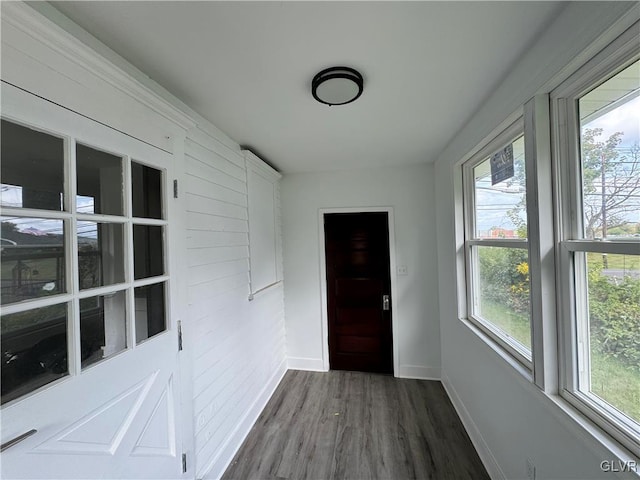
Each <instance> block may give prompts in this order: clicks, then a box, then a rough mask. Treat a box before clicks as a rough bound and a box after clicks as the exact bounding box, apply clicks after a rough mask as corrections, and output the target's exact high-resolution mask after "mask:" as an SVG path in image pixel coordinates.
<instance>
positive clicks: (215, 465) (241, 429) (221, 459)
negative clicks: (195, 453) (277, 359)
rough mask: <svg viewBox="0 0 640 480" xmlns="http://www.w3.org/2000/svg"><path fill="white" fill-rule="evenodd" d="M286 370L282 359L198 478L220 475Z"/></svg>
mask: <svg viewBox="0 0 640 480" xmlns="http://www.w3.org/2000/svg"><path fill="white" fill-rule="evenodd" d="M287 370H288V369H287V362H286V360H283V361H282V363H281V364H280V365H279V366H278V368H277V369H276V371H275V372H274V373H273V375H272V376H271V378H270V379H269V381H268V382H267V384H266V385H265V386H264V388H263V389H262V391H261V392H260V394H259V395H258V396H257V397H256V399H255V401H254V402H253V404H252V405H251V407H250V408H249V410H248V411H247V413H246V414H245V415H244V416H243V417H242V419H241V420H240V422H239V423H238V424H237V425H236V427H235V428H234V429H233V432H231V434H229V436H228V437H227V439H226V441H225V442H224V444H223V445H222V446H221V447H220V449H219V450H218V454H217V455H216V456H215V457H213V458H212V459H211V460H210V461H209V463H208V464H207V466H206V467H205V468H204V469H203V472H204V473H203V474H202V475H201V476H199V477H198V478H199V479H202V480H214V479H215V480H218V479H220V478H221V477H222V475H223V474H224V472H225V471H226V469H227V467H229V464H230V463H231V461H232V460H233V457H235V455H236V453H237V452H238V450H240V447H241V446H242V443H243V442H244V440H245V439H246V438H247V436H248V435H249V432H250V431H251V429H252V428H253V425H254V424H255V423H256V421H257V420H258V417H259V416H260V414H261V413H262V410H264V408H265V407H266V406H267V403H269V400H270V399H271V397H272V396H273V394H274V393H275V391H276V389H277V388H278V385H280V382H281V381H282V379H283V378H284V376H285V374H286V373H287Z"/></svg>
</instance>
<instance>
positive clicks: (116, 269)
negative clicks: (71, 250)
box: [78, 222, 124, 289]
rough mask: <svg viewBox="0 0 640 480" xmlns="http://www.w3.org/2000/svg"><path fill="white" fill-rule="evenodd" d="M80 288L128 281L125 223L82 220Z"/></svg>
mask: <svg viewBox="0 0 640 480" xmlns="http://www.w3.org/2000/svg"><path fill="white" fill-rule="evenodd" d="M78 277H79V280H80V288H81V289H85V288H93V287H101V286H104V285H113V284H114V283H122V282H124V226H123V225H122V224H120V223H98V222H78Z"/></svg>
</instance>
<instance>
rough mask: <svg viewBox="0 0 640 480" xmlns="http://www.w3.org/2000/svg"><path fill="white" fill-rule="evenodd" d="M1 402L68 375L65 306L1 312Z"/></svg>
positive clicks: (62, 304) (63, 304)
mask: <svg viewBox="0 0 640 480" xmlns="http://www.w3.org/2000/svg"><path fill="white" fill-rule="evenodd" d="M1 333H2V403H3V404H4V403H6V402H9V401H11V400H13V399H15V398H18V397H20V396H22V395H25V394H27V393H29V392H31V391H33V390H35V389H37V388H39V387H41V386H43V385H46V384H47V383H50V382H52V381H54V380H56V379H57V378H60V377H63V376H65V375H67V373H68V369H67V305H66V304H65V303H61V304H59V305H53V306H51V307H44V308H36V309H34V310H28V311H26V312H20V313H12V314H10V315H2V332H1Z"/></svg>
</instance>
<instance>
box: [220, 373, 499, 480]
mask: <svg viewBox="0 0 640 480" xmlns="http://www.w3.org/2000/svg"><path fill="white" fill-rule="evenodd" d="M222 478H223V479H242V480H257V479H260V480H262V479H265V480H266V479H269V480H276V479H296V480H298V479H300V480H301V479H319V480H320V479H321V480H331V479H334V480H349V479H354V480H364V479H393V480H401V479H408V478H431V479H438V480H440V479H455V480H462V479H473V480H478V479H488V478H489V476H488V475H487V472H486V470H485V469H484V467H483V465H482V463H481V461H480V459H479V457H478V455H477V453H476V451H475V450H474V448H473V446H472V444H471V441H470V440H469V437H468V436H467V434H466V432H465V430H464V428H463V426H462V423H461V422H460V419H459V418H458V416H457V414H456V412H455V410H454V408H453V406H452V405H451V402H450V401H449V398H448V397H447V394H446V393H445V391H444V388H443V387H442V385H441V383H440V382H435V381H425V380H405V379H397V378H394V377H392V376H388V375H377V374H369V373H359V372H343V371H331V372H328V373H318V372H302V371H294V370H292V371H289V372H287V374H286V375H285V377H284V379H283V380H282V382H281V383H280V385H279V386H278V388H277V390H276V391H275V393H274V395H273V397H272V398H271V400H270V401H269V403H268V404H267V406H266V407H265V409H264V411H263V412H262V414H261V415H260V417H259V418H258V421H257V422H256V424H255V425H254V427H253V429H252V430H251V432H250V434H249V436H248V437H247V439H246V440H245V442H244V443H243V445H242V447H241V448H240V450H239V451H238V453H237V454H236V456H235V457H234V459H233V461H232V462H231V464H230V465H229V468H228V469H227V471H226V472H225V474H224V476H223V477H222Z"/></svg>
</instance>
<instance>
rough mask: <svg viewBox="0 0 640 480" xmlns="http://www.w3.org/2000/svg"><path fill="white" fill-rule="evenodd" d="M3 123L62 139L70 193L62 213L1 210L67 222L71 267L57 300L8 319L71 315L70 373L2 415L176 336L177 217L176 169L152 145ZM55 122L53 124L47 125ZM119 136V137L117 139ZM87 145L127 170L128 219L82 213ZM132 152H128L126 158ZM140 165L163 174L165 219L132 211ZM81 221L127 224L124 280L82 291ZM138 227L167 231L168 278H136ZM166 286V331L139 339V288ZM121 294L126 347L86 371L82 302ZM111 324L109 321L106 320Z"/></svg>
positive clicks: (15, 306) (17, 306)
mask: <svg viewBox="0 0 640 480" xmlns="http://www.w3.org/2000/svg"><path fill="white" fill-rule="evenodd" d="M62 115H68V113H67V112H63V113H62ZM2 120H6V121H8V122H11V123H14V124H17V125H20V126H23V127H25V128H28V129H31V130H34V131H37V132H41V133H44V134H47V135H51V136H54V137H56V138H60V139H61V140H62V141H63V155H64V159H63V178H64V183H63V187H64V191H63V192H62V198H63V209H61V210H59V211H58V210H45V209H35V208H24V207H10V206H0V214H1V215H2V216H3V217H19V218H34V219H47V220H59V221H62V223H63V238H64V246H63V252H64V257H65V258H64V266H65V280H64V292H61V293H57V294H55V295H51V296H44V297H36V298H32V299H25V300H21V301H17V302H13V303H8V304H6V305H2V315H3V316H5V315H10V314H14V313H22V312H28V311H31V310H35V309H37V308H42V307H49V306H54V305H64V308H65V311H66V323H67V326H66V346H67V373H66V374H65V375H63V376H61V377H60V378H58V379H55V380H53V381H51V382H49V383H46V384H44V385H41V386H40V387H37V388H35V389H33V390H30V391H28V392H26V393H24V394H22V395H20V396H18V397H16V398H13V399H11V400H8V401H6V402H5V403H3V404H2V406H1V407H0V409H1V410H4V409H5V408H9V407H11V406H13V405H15V404H19V403H20V402H22V401H24V400H26V399H28V398H30V397H32V396H34V395H36V394H38V393H40V392H42V391H43V390H46V389H49V388H52V387H53V386H56V385H58V384H60V383H64V382H69V381H72V380H73V379H74V378H77V377H78V376H80V375H82V374H83V373H85V372H87V371H89V370H91V369H95V368H101V367H102V368H105V367H104V365H105V364H108V363H109V361H110V360H112V359H114V358H115V357H119V356H121V355H123V354H126V353H127V352H131V351H133V350H135V349H136V348H140V347H141V346H142V345H143V344H145V343H147V342H148V341H151V340H154V339H156V338H158V337H160V336H165V335H170V334H171V333H170V332H172V331H173V330H174V321H173V320H172V315H171V312H172V309H171V308H172V305H171V303H172V302H171V296H170V295H169V291H170V287H171V282H172V275H173V274H172V271H171V262H170V252H169V249H168V245H169V236H170V235H171V234H170V231H169V230H170V224H171V222H170V221H171V213H170V210H171V209H170V208H169V205H170V202H169V193H170V188H169V180H170V176H171V175H170V173H171V171H172V168H173V165H172V162H171V159H170V158H169V156H168V155H169V154H168V153H166V152H161V151H158V152H159V153H160V157H158V158H155V157H154V158H151V156H150V152H149V149H150V147H149V146H147V145H141V146H138V144H137V143H136V142H138V141H137V140H135V139H131V140H129V139H126V140H125V142H122V139H121V138H120V135H121V134H120V133H119V132H115V131H111V130H110V129H108V128H107V129H104V127H101V126H98V127H97V128H96V129H95V130H94V129H93V127H92V128H87V129H85V128H79V129H77V131H76V130H73V131H72V129H71V127H69V129H59V130H54V129H52V128H50V127H48V126H42V125H40V124H39V122H35V121H33V120H30V119H23V118H21V117H15V116H14V115H11V114H5V113H3V114H2ZM85 121H86V120H84V119H80V120H79V122H85ZM48 124H49V122H48V123H47V125H48ZM116 137H118V138H116ZM78 145H82V146H85V147H89V148H93V149H95V150H99V151H101V152H105V153H108V154H111V155H115V156H117V157H119V158H121V159H122V163H121V171H122V196H123V198H122V201H123V205H122V207H123V210H122V214H118V215H114V214H102V213H97V214H96V213H82V212H78V208H77V202H76V197H77V169H76V153H77V146H78ZM114 145H117V150H116V149H114V147H113V146H114ZM121 152H127V153H121ZM133 163H136V164H139V165H143V166H146V167H150V168H153V169H156V170H158V171H160V182H161V192H160V196H161V198H160V201H161V211H162V218H159V219H156V218H146V217H136V216H134V214H133V207H132V188H133V187H132V183H131V182H132V175H131V170H132V164H133ZM78 222H92V223H96V224H97V225H100V224H109V225H116V224H117V225H121V226H122V228H123V235H122V249H123V257H122V263H123V272H124V275H123V281H121V282H117V283H113V284H108V285H101V286H95V287H90V288H81V286H80V282H79V277H78V272H79V269H78V265H79V259H78ZM134 225H143V226H160V227H162V228H163V232H164V235H163V240H162V242H163V259H162V261H163V269H164V273H163V274H162V275H155V276H149V277H145V278H141V279H135V276H134V249H135V246H134V242H133V227H134ZM155 284H158V285H162V288H163V290H164V312H165V314H164V330H163V331H160V332H159V333H157V334H155V335H153V336H150V337H147V338H143V339H138V338H136V308H135V290H136V288H138V287H145V286H150V285H155ZM119 292H123V293H124V309H125V314H126V324H125V332H124V333H125V339H126V346H125V348H123V349H121V350H119V351H117V352H115V353H113V354H111V355H109V356H107V357H105V358H103V359H100V360H99V361H96V362H94V363H91V364H89V365H86V366H84V367H83V366H82V351H81V331H80V328H81V308H80V301H81V300H83V299H85V298H91V297H96V296H108V295H111V294H117V293H119ZM105 320H106V319H105Z"/></svg>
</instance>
